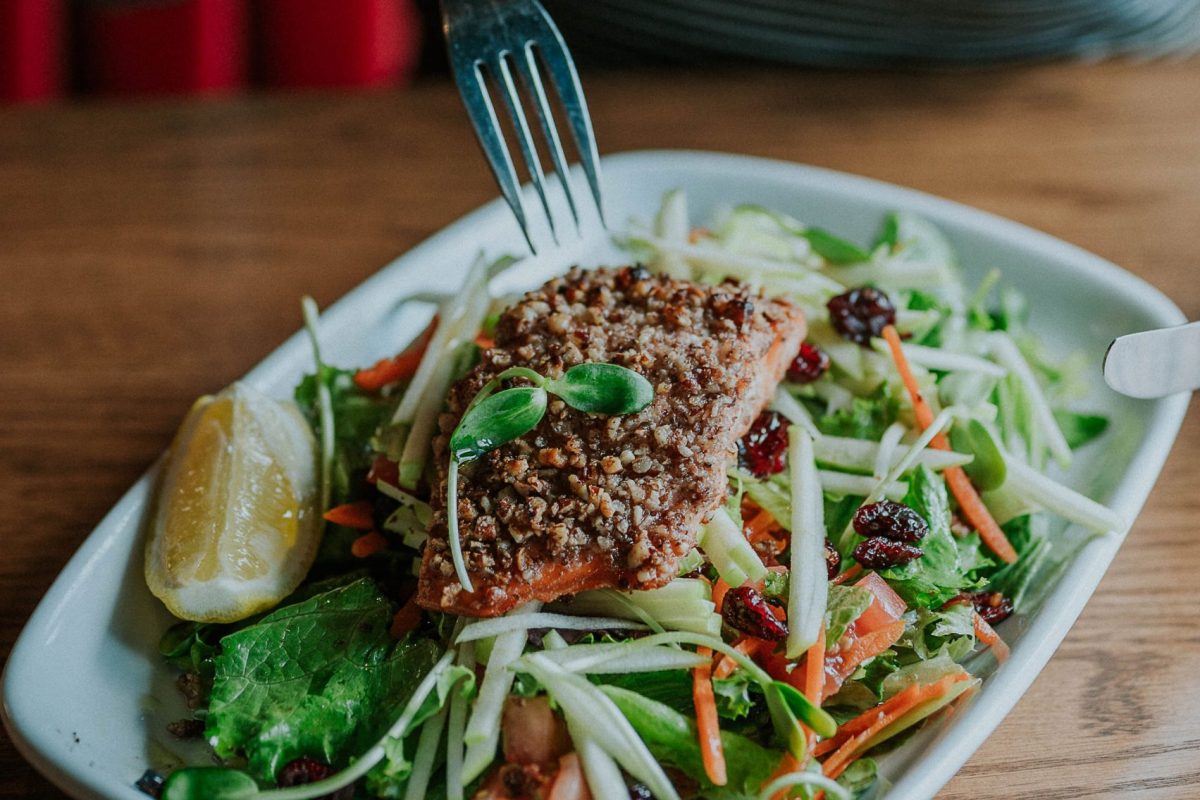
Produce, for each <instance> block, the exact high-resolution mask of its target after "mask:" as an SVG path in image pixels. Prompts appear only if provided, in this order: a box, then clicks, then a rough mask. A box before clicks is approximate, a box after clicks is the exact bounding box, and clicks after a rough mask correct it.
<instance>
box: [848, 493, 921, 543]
mask: <svg viewBox="0 0 1200 800" xmlns="http://www.w3.org/2000/svg"><path fill="white" fill-rule="evenodd" d="M854 530H855V532H856V533H858V535H859V536H882V537H884V538H885V539H894V540H895V541H897V542H919V541H921V540H922V539H924V538H925V534H927V533H929V525H928V524H926V522H925V520H924V519H923V518H922V517H921V515H920V514H918V513H917V512H916V511H913V510H912V509H911V508H909V507H908V506H906V505H904V504H903V503H896V502H893V501H891V500H880V501H879V502H878V503H870V504H868V505H865V506H863V507H862V508H860V509H858V511H856V512H854Z"/></svg>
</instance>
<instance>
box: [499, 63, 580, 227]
mask: <svg viewBox="0 0 1200 800" xmlns="http://www.w3.org/2000/svg"><path fill="white" fill-rule="evenodd" d="M513 61H514V62H515V63H516V65H517V71H518V72H519V73H520V75H521V82H522V83H524V84H525V88H526V89H527V90H528V91H529V92H532V93H533V96H534V99H535V100H536V101H537V105H536V109H537V116H538V122H540V123H541V127H542V135H543V136H544V137H545V139H546V143H547V145H548V149H549V150H550V160H551V161H552V162H553V163H554V171H555V172H557V173H558V177H559V182H560V183H562V187H563V193H564V194H565V195H566V196H567V207H568V208H570V209H571V219H573V220H575V228H576V230H578V229H579V211H578V210H577V209H576V208H575V193H574V192H573V191H571V173H570V172H569V171H567V155H566V153H564V152H563V146H562V140H561V139H559V138H558V128H556V127H555V125H554V112H553V111H551V110H550V99H549V98H548V97H547V96H546V87H545V86H543V85H542V77H541V75H540V74H538V65H537V58H536V57H535V56H534V54H533V49H532V48H531V47H530V46H529V45H528V44H526V45H525V47H523V48H522V49H521V58H517V57H516V55H515V54H514V56H513Z"/></svg>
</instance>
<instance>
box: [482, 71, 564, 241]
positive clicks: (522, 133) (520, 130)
mask: <svg viewBox="0 0 1200 800" xmlns="http://www.w3.org/2000/svg"><path fill="white" fill-rule="evenodd" d="M509 55H511V54H509ZM513 58H514V59H515V56H513ZM494 69H495V71H496V83H498V84H500V85H501V88H502V91H501V94H503V95H504V102H505V104H506V105H507V106H508V113H509V116H510V117H512V122H513V128H514V129H515V130H516V133H517V142H518V145H519V146H520V148H521V157H522V158H524V159H525V166H526V168H527V169H528V170H529V178H530V180H532V181H533V188H534V189H536V190H537V194H538V198H539V199H540V200H541V201H542V209H543V210H544V211H545V212H546V219H547V221H549V223H550V236H551V237H553V239H554V243H555V244H558V231H557V230H555V228H554V215H553V214H551V213H550V203H549V202H548V201H547V200H546V174H545V173H544V172H542V162H541V160H540V159H539V158H538V154H537V145H535V144H534V143H533V134H532V133H530V131H529V123H528V121H526V119H525V109H524V107H523V106H522V105H521V98H520V96H519V95H518V94H517V85H516V82H515V81H513V76H512V70H510V69H509V66H508V59H506V58H505V53H501V54H500V55H499V56H497V58H496V66H495V67H494Z"/></svg>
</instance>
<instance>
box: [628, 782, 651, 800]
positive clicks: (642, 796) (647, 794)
mask: <svg viewBox="0 0 1200 800" xmlns="http://www.w3.org/2000/svg"><path fill="white" fill-rule="evenodd" d="M629 800H654V793H653V792H651V791H650V787H649V786H647V785H646V784H644V783H635V784H633V785H632V786H630V787H629Z"/></svg>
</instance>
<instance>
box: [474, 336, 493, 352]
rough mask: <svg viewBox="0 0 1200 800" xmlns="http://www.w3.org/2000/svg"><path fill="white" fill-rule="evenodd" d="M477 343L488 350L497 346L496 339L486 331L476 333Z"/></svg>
mask: <svg viewBox="0 0 1200 800" xmlns="http://www.w3.org/2000/svg"><path fill="white" fill-rule="evenodd" d="M475 344H477V345H479V346H480V347H481V348H483V349H484V350H487V349H489V348H491V347H495V346H496V340H495V339H493V338H492V337H490V336H488V335H487V334H485V333H478V334H476V335H475Z"/></svg>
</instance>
